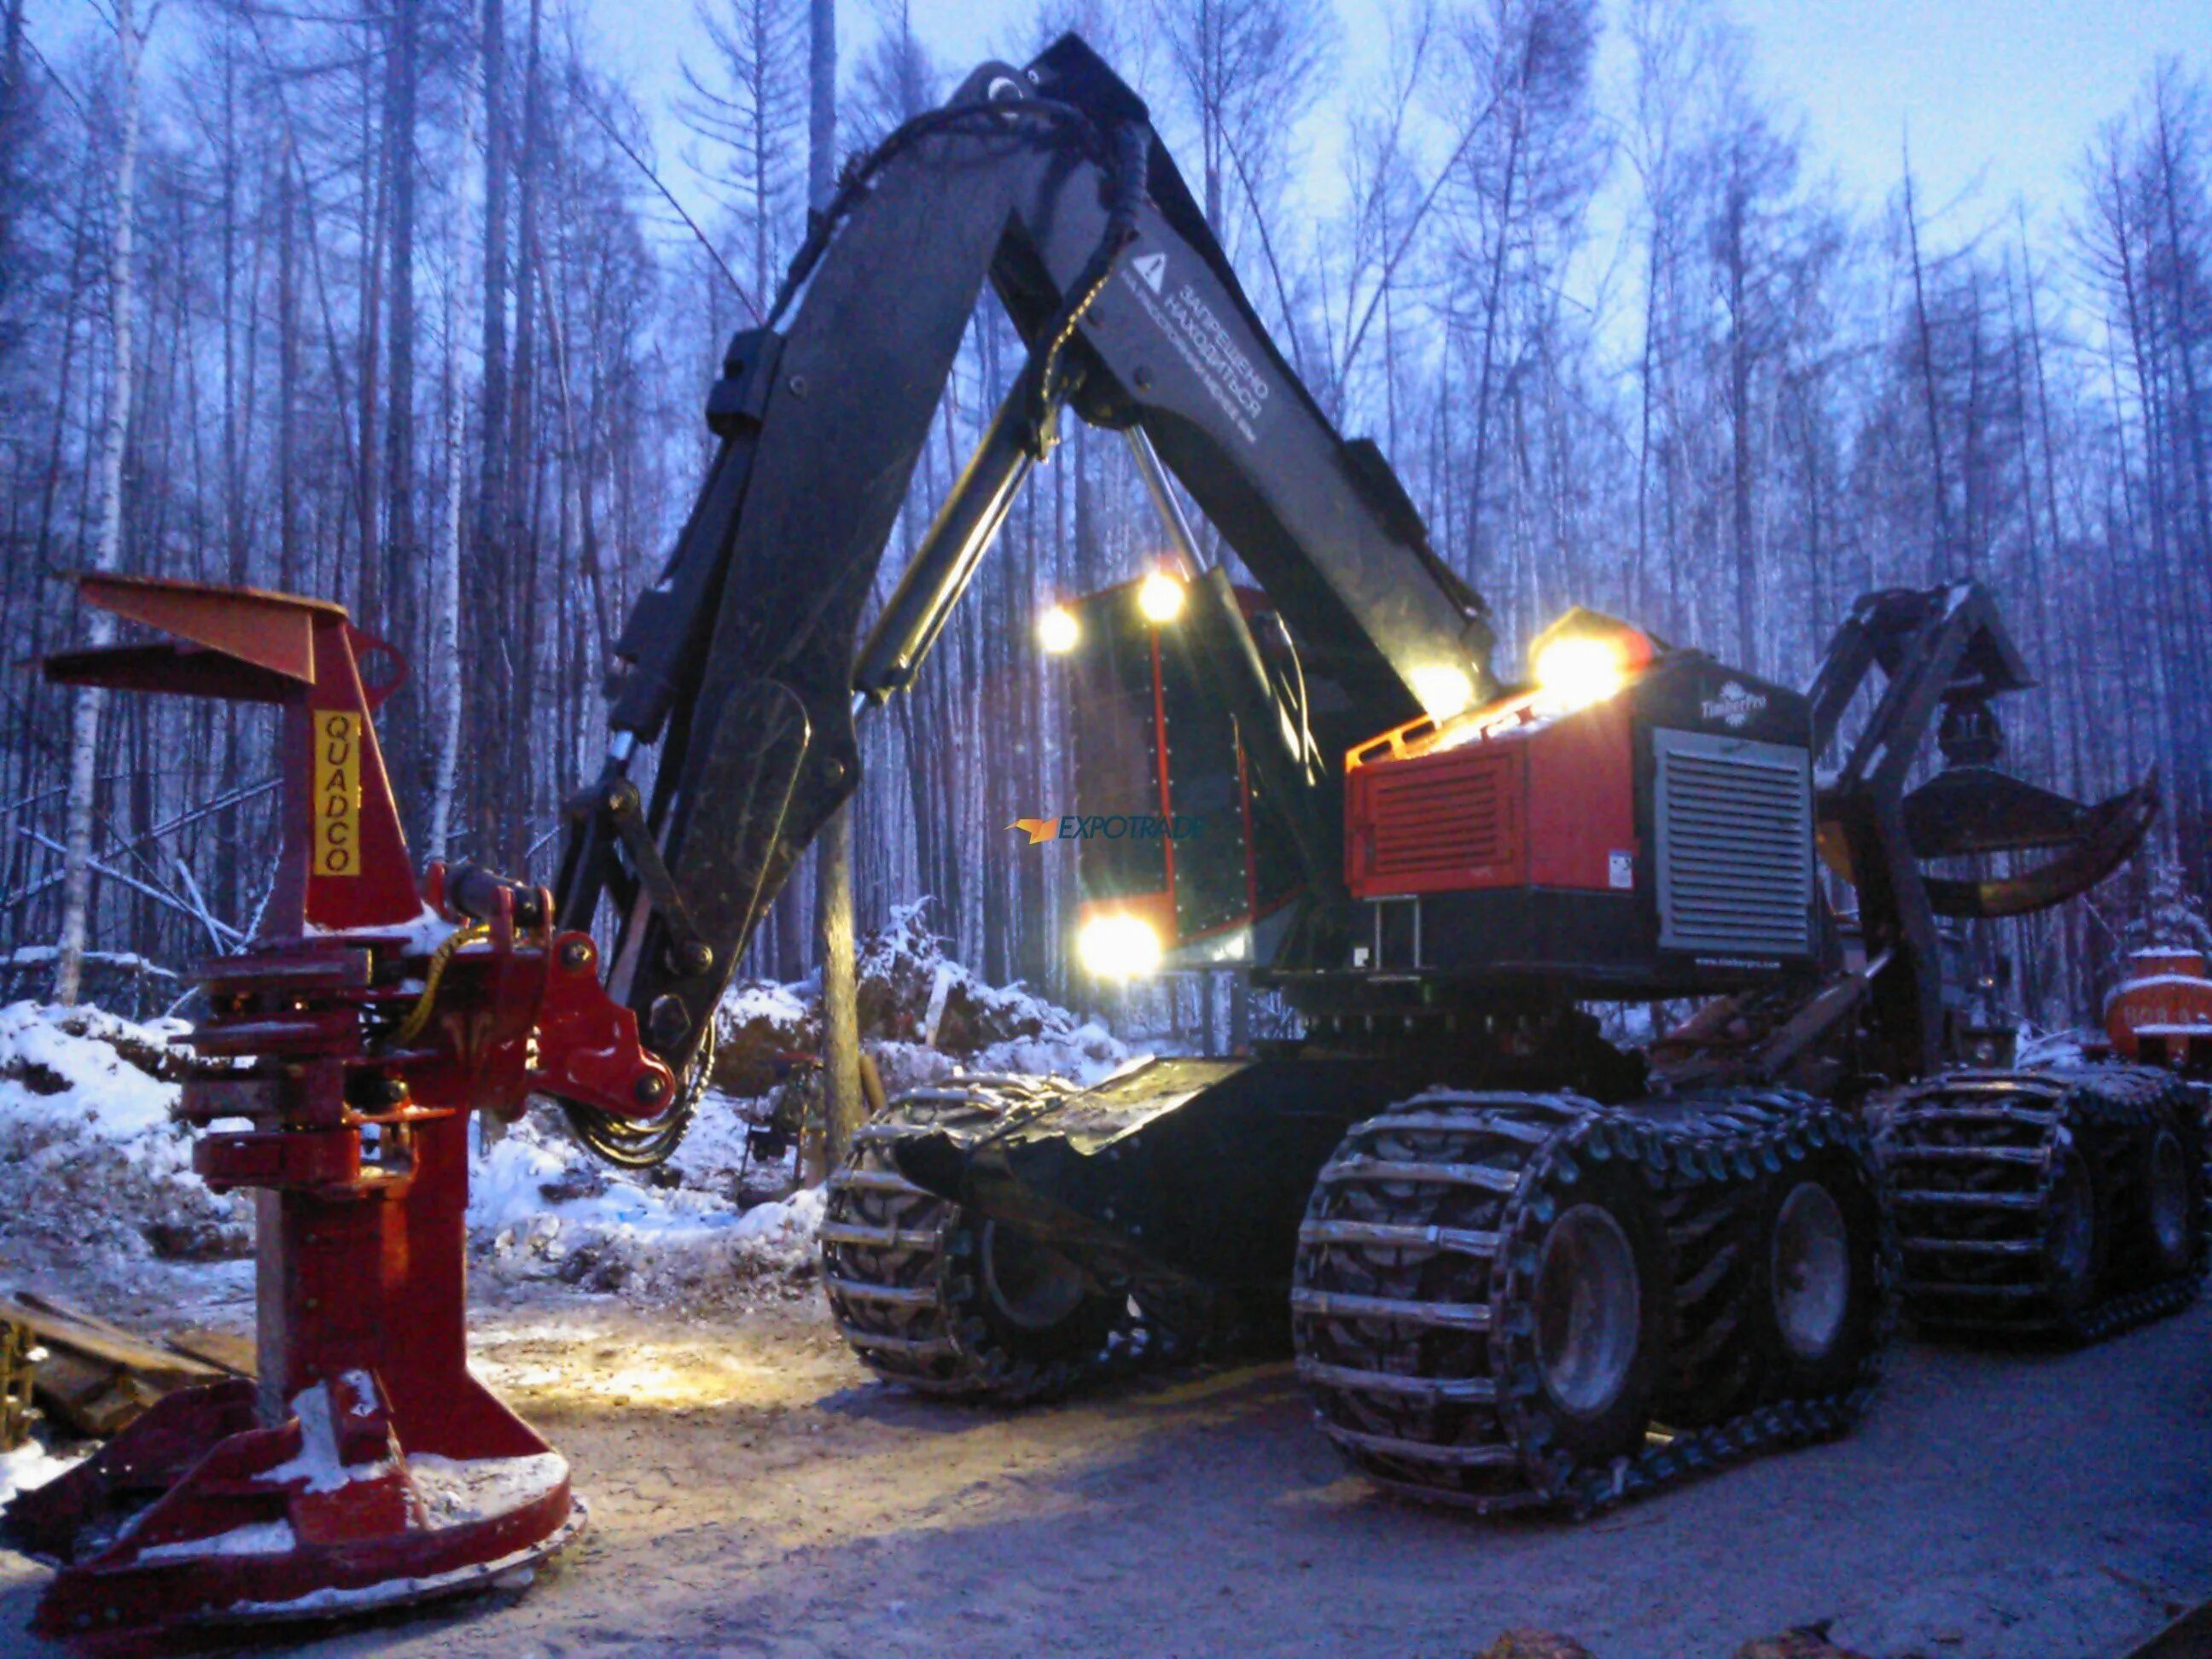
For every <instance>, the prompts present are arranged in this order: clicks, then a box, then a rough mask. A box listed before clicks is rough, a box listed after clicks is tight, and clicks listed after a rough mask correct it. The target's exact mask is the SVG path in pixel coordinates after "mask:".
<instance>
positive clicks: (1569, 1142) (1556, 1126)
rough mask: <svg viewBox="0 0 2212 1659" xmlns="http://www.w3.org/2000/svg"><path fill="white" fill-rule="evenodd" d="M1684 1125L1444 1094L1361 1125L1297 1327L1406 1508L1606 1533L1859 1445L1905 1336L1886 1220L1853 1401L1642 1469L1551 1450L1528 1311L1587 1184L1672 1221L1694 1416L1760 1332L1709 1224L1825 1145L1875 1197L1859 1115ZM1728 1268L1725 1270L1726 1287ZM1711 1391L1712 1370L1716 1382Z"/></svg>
mask: <svg viewBox="0 0 2212 1659" xmlns="http://www.w3.org/2000/svg"><path fill="white" fill-rule="evenodd" d="M1673 1104H1674V1105H1675V1106H1676V1107H1677V1108H1678V1110H1676V1111H1675V1112H1674V1113H1672V1114H1670V1115H1669V1116H1668V1119H1667V1120H1665V1121H1661V1120H1659V1119H1656V1118H1652V1117H1639V1116H1638V1115H1635V1114H1634V1113H1633V1112H1632V1111H1631V1110H1623V1109H1607V1108H1604V1107H1600V1106H1598V1105H1596V1104H1595V1103H1592V1102H1589V1101H1587V1100H1583V1099H1580V1098H1579V1097H1574V1096H1570V1095H1526V1094H1474V1093H1468V1092H1464V1091H1449V1090H1437V1091H1429V1092H1427V1093H1425V1094H1422V1095H1419V1096H1417V1097H1413V1099H1410V1100H1407V1101H1406V1102H1403V1103H1401V1104H1399V1105H1397V1106H1395V1107H1393V1108H1391V1109H1389V1111H1386V1112H1384V1113H1383V1114H1382V1115H1379V1116H1377V1117H1375V1118H1371V1119H1369V1120H1368V1121H1365V1122H1364V1123H1362V1124H1360V1125H1358V1126H1356V1127H1354V1128H1353V1129H1352V1132H1351V1133H1349V1134H1348V1135H1347V1136H1346V1139H1345V1141H1344V1142H1343V1144H1342V1146H1340V1148H1339V1151H1338V1153H1337V1156H1336V1158H1334V1160H1333V1161H1332V1163H1331V1164H1329V1166H1328V1168H1327V1169H1325V1170H1323V1171H1322V1176H1321V1179H1320V1182H1318V1184H1317V1185H1316V1189H1315V1194H1314V1198H1313V1201H1312V1204H1311V1205H1310V1207H1309V1210H1308V1212H1307V1218H1306V1221H1305V1223H1304V1227H1303V1229H1302V1231H1301V1235H1300V1244H1299V1253H1298V1261H1297V1277H1296V1280H1295V1287H1294V1289H1293V1291H1292V1303H1291V1308H1292V1318H1293V1328H1294V1333H1295V1335H1296V1338H1297V1352H1298V1368H1299V1370H1300V1372H1301V1373H1302V1374H1303V1376H1304V1379H1305V1381H1306V1383H1307V1384H1308V1386H1309V1387H1310V1388H1311V1389H1313V1390H1314V1392H1315V1394H1316V1396H1317V1399H1318V1403H1319V1411H1318V1413H1317V1418H1318V1421H1319V1423H1320V1426H1321V1428H1322V1432H1323V1433H1325V1434H1326V1435H1328V1437H1329V1438H1331V1439H1332V1440H1334V1442H1335V1443H1337V1444H1338V1445H1339V1446H1340V1448H1341V1449H1343V1450H1344V1451H1345V1452H1346V1454H1347V1455H1349V1456H1350V1457H1351V1459H1352V1462H1354V1463H1355V1464H1356V1465H1357V1466H1358V1468H1360V1469H1361V1470H1362V1471H1363V1472H1364V1473H1365V1474H1367V1475H1368V1476H1369V1477H1370V1479H1372V1480H1376V1482H1377V1483H1378V1484H1379V1485H1381V1486H1383V1487H1384V1488H1385V1489H1386V1490H1388V1491H1390V1492H1394V1493H1396V1494H1400V1495H1403V1496H1407V1497H1410V1498H1418V1499H1419V1500H1421V1501H1424V1502H1428V1503H1440V1504H1450V1505H1454V1506H1457V1507H1462V1508H1466V1509H1471V1510H1476V1511H1479V1512H1482V1513H1499V1512H1504V1511H1508V1510H1518V1509H1528V1508H1535V1507H1552V1508H1563V1509H1565V1510H1569V1511H1571V1512H1572V1513H1574V1514H1576V1515H1578V1516H1581V1515H1588V1514H1590V1513H1593V1512H1595V1511H1596V1510H1601V1509H1605V1508H1607V1507H1609V1506H1611V1505H1612V1504H1616V1503H1619V1502H1620V1501H1622V1500H1624V1499H1626V1498H1632V1497H1636V1496H1638V1495H1641V1494H1644V1493H1646V1492H1652V1491H1655V1490H1656V1489H1658V1488H1661V1487H1663V1486H1670V1485H1673V1484H1674V1483H1675V1482H1677V1481H1680V1480H1686V1479H1689V1478H1691V1477H1692V1476H1695V1475H1699V1474H1705V1473H1709V1472H1711V1471H1713V1470H1717V1469H1719V1468H1725V1467H1727V1466H1728V1465H1729V1464H1732V1463H1736V1462H1741V1461H1743V1460H1744V1459H1746V1458H1747V1457H1750V1456H1753V1455H1759V1454H1761V1453H1764V1452H1766V1451H1770V1450H1776V1449H1781V1448H1784V1447H1786V1446H1792V1445H1800V1444H1803V1443H1808V1442H1810V1441H1814V1440H1820V1439H1826V1438H1829V1437H1833V1436H1836V1435H1838V1434H1841V1433H1843V1432H1844V1431H1845V1430H1846V1429H1848V1428H1849V1427H1850V1425H1851V1423H1852V1422H1853V1421H1855V1420H1856V1419H1857V1417H1858V1416H1859V1415H1860V1414H1861V1413H1863V1411H1864V1410H1865V1408H1866V1406H1867V1403H1868V1401H1869V1399H1870V1398H1871V1397H1872V1395H1873V1393H1874V1391H1875V1387H1876V1385H1877V1383H1879V1381H1880V1377H1881V1366H1882V1363H1883V1358H1884V1355H1885V1352H1886V1351H1887V1346H1888V1342H1889V1337H1890V1334H1891V1332H1892V1330H1893V1327H1894V1323H1895V1296H1894V1267H1895V1249H1894V1242H1893V1238H1892V1237H1890V1236H1889V1233H1888V1230H1887V1225H1886V1220H1884V1219H1882V1217H1883V1214H1884V1212H1881V1209H1880V1208H1879V1206H1870V1208H1872V1210H1873V1212H1874V1213H1875V1215H1876V1217H1877V1226H1878V1228H1879V1231H1880V1234H1881V1236H1880V1237H1878V1239H1877V1240H1876V1241H1875V1246H1874V1249H1873V1256H1872V1259H1873V1262H1874V1280H1875V1282H1874V1283H1873V1284H1872V1285H1870V1286H1869V1287H1868V1289H1869V1293H1870V1294H1871V1295H1872V1297H1874V1310H1873V1316H1872V1325H1871V1328H1870V1334H1869V1338H1868V1340H1867V1342H1866V1344H1865V1346H1864V1351H1863V1356H1862V1358H1861V1359H1860V1360H1859V1362H1858V1364H1857V1368H1856V1371H1855V1374H1854V1375H1853V1376H1852V1378H1851V1381H1850V1383H1849V1384H1848V1385H1847V1386H1845V1387H1843V1388H1841V1389H1836V1390H1834V1391H1832V1392H1830V1393H1826V1394H1823V1395H1818V1396H1813V1397H1801V1398H1790V1397H1779V1398H1778V1397H1771V1393H1770V1394H1769V1395H1765V1396H1762V1395H1760V1394H1759V1391H1758V1390H1757V1389H1749V1390H1747V1392H1746V1394H1745V1395H1744V1397H1745V1398H1746V1399H1747V1401H1748V1402H1749V1403H1748V1404H1747V1405H1746V1407H1745V1408H1743V1409H1741V1410H1735V1411H1730V1412H1727V1413H1723V1414H1719V1415H1718V1416H1717V1420H1712V1421H1710V1422H1706V1423H1705V1424H1703V1425H1699V1426H1697V1427H1694V1428H1687V1429H1684V1430H1681V1431H1672V1432H1670V1431H1667V1430H1664V1429H1654V1430H1652V1431H1650V1432H1649V1433H1647V1435H1646V1437H1645V1441H1644V1446H1643V1448H1642V1449H1641V1450H1639V1451H1638V1452H1637V1453H1636V1454H1634V1455H1622V1456H1617V1457H1614V1458H1612V1459H1610V1460H1609V1461H1607V1462H1605V1463H1603V1464H1602V1465H1595V1464H1590V1463H1585V1462H1577V1460H1576V1459H1575V1458H1574V1457H1573V1456H1571V1455H1568V1454H1567V1453H1565V1451H1564V1450H1563V1449H1561V1448H1560V1447H1559V1445H1558V1444H1557V1443H1556V1437H1554V1436H1553V1434H1552V1433H1551V1431H1550V1429H1549V1426H1548V1423H1547V1408H1546V1406H1545V1404H1544V1401H1543V1399H1542V1397H1541V1383H1540V1382H1539V1380H1538V1377H1537V1374H1536V1370H1535V1366H1534V1358H1533V1352H1532V1344H1533V1330H1534V1317H1533V1311H1532V1308H1531V1304H1530V1300H1529V1292H1530V1291H1531V1289H1532V1283H1533V1279H1534V1271H1535V1267H1536V1264H1537V1259H1538V1246H1539V1243H1540V1241H1541V1237H1542V1234H1543V1231H1544V1229H1545V1227H1546V1225H1547V1223H1548V1222H1549V1221H1550V1220H1551V1218H1553V1216H1554V1215H1555V1214H1556V1213H1558V1212H1559V1207H1560V1205H1561V1202H1562V1200H1564V1199H1565V1198H1566V1197H1568V1196H1570V1195H1571V1194H1572V1192H1573V1190H1574V1188H1576V1186H1577V1183H1578V1182H1581V1181H1582V1180H1583V1177H1584V1176H1585V1174H1586V1173H1588V1172H1595V1171H1596V1170H1601V1169H1602V1168H1603V1167H1604V1166H1605V1165H1607V1164H1620V1165H1623V1166H1626V1167H1627V1168H1629V1169H1632V1170H1634V1171H1635V1172H1636V1174H1637V1176H1638V1178H1639V1179H1640V1181H1641V1182H1642V1183H1643V1184H1644V1186H1645V1187H1646V1188H1648V1189H1649V1190H1650V1192H1651V1193H1652V1194H1654V1195H1655V1196H1656V1199H1657V1200H1659V1202H1660V1205H1661V1206H1662V1213H1665V1214H1666V1216H1667V1231H1668V1254H1669V1255H1671V1256H1675V1257H1677V1258H1678V1260H1677V1263H1676V1266H1675V1268H1674V1283H1673V1285H1671V1289H1672V1290H1673V1292H1674V1316H1675V1318H1676V1320H1677V1321H1678V1322H1683V1323H1684V1325H1685V1326H1686V1329H1687V1333H1688V1335H1689V1339H1690V1346H1692V1348H1697V1347H1705V1348H1708V1349H1710V1350H1711V1352H1706V1353H1705V1354H1704V1356H1703V1358H1702V1359H1701V1360H1700V1361H1699V1363H1698V1364H1692V1365H1691V1366H1690V1367H1688V1368H1687V1369H1686V1370H1684V1369H1681V1368H1678V1369H1677V1370H1676V1371H1675V1372H1674V1376H1673V1377H1672V1379H1671V1382H1670V1384H1669V1387H1668V1389H1662V1391H1661V1392H1662V1395H1665V1394H1666V1393H1668V1391H1669V1389H1671V1390H1672V1391H1674V1393H1675V1394H1676V1395H1677V1396H1678V1399H1677V1403H1678V1404H1679V1403H1680V1401H1679V1395H1680V1391H1681V1390H1682V1389H1685V1388H1688V1387H1694V1386H1696V1384H1697V1383H1698V1382H1699V1376H1700V1375H1701V1370H1700V1367H1701V1366H1702V1367H1706V1368H1710V1367H1711V1366H1712V1365H1713V1364H1716V1363H1717V1362H1721V1363H1723V1364H1724V1363H1725V1362H1726V1360H1727V1358H1728V1356H1727V1354H1726V1352H1725V1351H1726V1350H1727V1348H1728V1346H1729V1341H1730V1340H1731V1339H1732V1337H1733V1335H1734V1333H1733V1332H1732V1330H1723V1331H1722V1332H1721V1334H1719V1336H1718V1337H1717V1340H1712V1341H1711V1342H1704V1341H1701V1339H1704V1338H1706V1337H1708V1336H1709V1335H1711V1331H1712V1328H1713V1327H1714V1324H1715V1322H1719V1321H1723V1320H1735V1319H1740V1318H1741V1295H1740V1294H1737V1293H1728V1294H1722V1295H1718V1296H1716V1295H1715V1294H1714V1285H1713V1283H1712V1282H1711V1281H1714V1280H1718V1279H1726V1278H1728V1277H1729V1274H1730V1273H1732V1272H1733V1271H1734V1264H1733V1263H1732V1262H1730V1261H1724V1260H1722V1258H1721V1257H1720V1255H1719V1253H1718V1252H1717V1251H1705V1252H1702V1253H1700V1252H1686V1251H1684V1249H1683V1245H1684V1243H1685V1242H1686V1240H1693V1239H1697V1238H1701V1237H1710V1234H1711V1231H1713V1228H1714V1227H1715V1226H1716V1225H1721V1224H1717V1223H1714V1222H1712V1221H1711V1219H1710V1218H1711V1217H1712V1216H1714V1215H1716V1214H1717V1213H1721V1212H1725V1211H1728V1210H1729V1209H1731V1208H1733V1207H1734V1206H1737V1205H1739V1204H1741V1201H1742V1200H1744V1198H1745V1197H1746V1195H1747V1194H1750V1193H1751V1192H1752V1191H1753V1189H1754V1188H1756V1187H1757V1185H1758V1183H1759V1182H1761V1181H1762V1180H1764V1179H1765V1178H1766V1177H1768V1176H1778V1175H1779V1174H1781V1173H1782V1172H1783V1171H1784V1170H1788V1169H1790V1168H1791V1167H1793V1166H1794V1165H1796V1164H1802V1162H1803V1161H1804V1160H1805V1159H1806V1158H1808V1157H1810V1156H1812V1155H1813V1154H1814V1153H1815V1152H1819V1151H1820V1149H1821V1148H1823V1147H1831V1146H1832V1147H1835V1148H1837V1149H1838V1150H1839V1151H1841V1152H1843V1153H1844V1156H1846V1157H1847V1158H1849V1159H1850V1161H1851V1164H1852V1165H1853V1166H1854V1167H1855V1168H1856V1169H1857V1170H1859V1171H1860V1176H1859V1178H1860V1180H1861V1181H1862V1182H1863V1183H1864V1185H1865V1187H1866V1188H1867V1190H1868V1192H1869V1195H1871V1193H1872V1188H1873V1183H1874V1182H1875V1172H1874V1167H1873V1164H1872V1158H1871V1152H1870V1151H1869V1147H1868V1146H1867V1143H1866V1138H1865V1136H1864V1134H1863V1131H1862V1130H1861V1129H1860V1128H1859V1127H1858V1125H1857V1123H1856V1122H1855V1121H1853V1120H1852V1119H1850V1117H1848V1116H1846V1115H1844V1114H1843V1113H1841V1112H1839V1111H1838V1110H1836V1109H1832V1108H1831V1107H1828V1106H1826V1105H1823V1104H1821V1103H1818V1102H1815V1101H1813V1100H1811V1099H1809V1098H1808V1097H1802V1096H1795V1095H1790V1094H1788V1093H1785V1092H1783V1091H1771V1092H1763V1093H1751V1092H1746V1093H1741V1094H1732V1095H1729V1096H1725V1097H1710V1098H1705V1099H1700V1100H1699V1101H1695V1102H1692V1103H1673ZM1716 1262H1718V1263H1719V1265H1718V1267H1716V1265H1715V1264H1716ZM1703 1374H1709V1372H1706V1373H1703Z"/></svg>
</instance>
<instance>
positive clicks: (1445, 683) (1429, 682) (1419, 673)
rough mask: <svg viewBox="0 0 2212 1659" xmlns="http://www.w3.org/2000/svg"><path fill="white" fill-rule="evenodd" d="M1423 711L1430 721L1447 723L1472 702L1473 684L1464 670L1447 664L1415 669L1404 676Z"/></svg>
mask: <svg viewBox="0 0 2212 1659" xmlns="http://www.w3.org/2000/svg"><path fill="white" fill-rule="evenodd" d="M1407 678H1409V679H1410V680H1411V681H1412V682H1413V695H1414V696H1417V697H1419V699H1420V700H1421V709H1422V712H1423V713H1425V714H1427V715H1428V717H1429V718H1430V719H1431V720H1449V719H1450V718H1451V717H1452V716H1453V715H1454V714H1458V713H1459V711H1460V710H1461V709H1462V708H1466V707H1467V706H1468V704H1469V703H1471V702H1474V679H1473V678H1471V677H1470V676H1469V675H1468V671H1467V670H1465V669H1464V668H1459V667H1455V666H1454V665H1452V664H1450V663H1448V662H1440V663H1431V664H1430V665H1428V666H1427V667H1425V668H1416V669H1415V670H1414V671H1413V673H1412V674H1411V675H1409V676H1408V677H1407Z"/></svg>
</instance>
